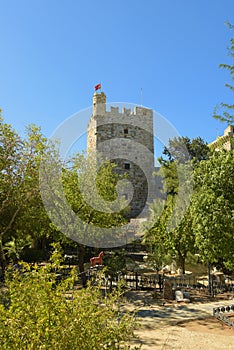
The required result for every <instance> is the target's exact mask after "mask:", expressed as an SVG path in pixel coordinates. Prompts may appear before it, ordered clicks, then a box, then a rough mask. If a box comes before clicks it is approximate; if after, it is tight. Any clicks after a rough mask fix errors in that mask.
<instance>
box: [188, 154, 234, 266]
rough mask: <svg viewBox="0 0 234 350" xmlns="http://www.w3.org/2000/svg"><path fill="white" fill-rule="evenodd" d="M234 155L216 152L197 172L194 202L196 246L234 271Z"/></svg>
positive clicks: (207, 257) (206, 257)
mask: <svg viewBox="0 0 234 350" xmlns="http://www.w3.org/2000/svg"><path fill="white" fill-rule="evenodd" d="M233 169H234V152H233V151H219V152H214V154H213V155H212V156H211V157H210V159H209V160H207V161H203V162H201V163H200V164H199V167H198V168H197V170H196V172H195V182H196V193H195V194H194V197H193V201H192V215H193V230H194V232H195V237H196V242H195V243H196V247H197V249H198V251H199V253H200V255H201V257H202V259H203V261H206V262H209V263H215V264H216V265H219V264H220V265H221V266H225V267H226V268H228V269H230V270H233V269H234V263H233V257H234V234H233V232H234V196H233V193H234V172H233Z"/></svg>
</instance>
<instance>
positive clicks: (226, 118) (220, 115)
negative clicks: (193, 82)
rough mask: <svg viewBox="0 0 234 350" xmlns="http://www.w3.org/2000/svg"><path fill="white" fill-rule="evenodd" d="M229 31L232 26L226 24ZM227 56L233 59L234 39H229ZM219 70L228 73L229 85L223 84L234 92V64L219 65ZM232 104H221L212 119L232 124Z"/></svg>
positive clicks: (233, 116)
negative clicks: (222, 69) (225, 70)
mask: <svg viewBox="0 0 234 350" xmlns="http://www.w3.org/2000/svg"><path fill="white" fill-rule="evenodd" d="M227 25H228V27H229V29H231V30H233V28H234V26H232V25H231V24H230V23H227ZM229 56H230V57H231V58H232V60H233V59H234V39H233V38H231V39H230V47H229ZM219 67H220V68H224V69H227V70H228V71H229V73H230V78H231V83H227V84H225V86H226V87H227V88H228V89H229V90H231V91H232V92H234V86H233V83H234V64H233V63H232V64H227V63H226V64H223V63H222V64H220V65H219ZM233 110H234V104H229V103H224V102H222V103H221V104H220V105H219V106H217V107H216V108H215V111H214V115H213V117H214V118H216V119H218V120H220V121H221V122H225V123H227V124H234V114H233Z"/></svg>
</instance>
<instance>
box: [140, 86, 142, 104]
mask: <svg viewBox="0 0 234 350" xmlns="http://www.w3.org/2000/svg"><path fill="white" fill-rule="evenodd" d="M140 105H141V106H142V88H141V90H140Z"/></svg>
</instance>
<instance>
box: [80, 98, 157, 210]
mask: <svg viewBox="0 0 234 350" xmlns="http://www.w3.org/2000/svg"><path fill="white" fill-rule="evenodd" d="M87 149H88V154H89V153H91V152H92V151H97V152H98V153H100V154H101V157H102V158H103V159H106V158H107V159H111V160H112V161H114V162H115V163H116V165H117V166H116V169H115V171H116V172H117V173H118V174H120V175H123V174H127V178H128V180H129V181H130V182H131V183H132V185H133V189H134V195H133V198H132V200H131V203H130V206H131V213H130V217H136V216H138V215H139V214H140V213H141V211H142V209H143V208H144V207H145V204H146V201H147V202H148V201H150V200H151V199H152V198H150V197H149V196H148V192H149V188H151V190H152V188H153V186H154V185H155V184H154V183H155V179H154V178H153V177H152V174H153V171H154V139H153V111H152V110H150V109H146V108H143V107H135V108H134V110H131V109H128V108H123V110H122V111H120V110H119V108H118V107H111V108H110V111H107V110H106V96H105V94H104V93H103V92H102V93H97V92H96V93H95V94H94V96H93V114H92V117H91V119H90V122H89V125H88V139H87ZM147 179H148V182H147ZM126 199H128V198H126Z"/></svg>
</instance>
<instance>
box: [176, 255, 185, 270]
mask: <svg viewBox="0 0 234 350" xmlns="http://www.w3.org/2000/svg"><path fill="white" fill-rule="evenodd" d="M178 255H179V261H180V268H181V270H182V274H183V275H184V274H185V256H184V255H183V254H182V253H181V252H180V251H178Z"/></svg>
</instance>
